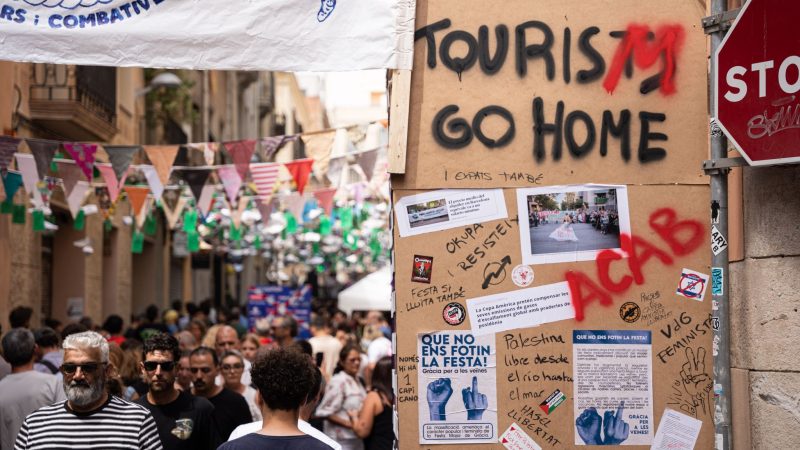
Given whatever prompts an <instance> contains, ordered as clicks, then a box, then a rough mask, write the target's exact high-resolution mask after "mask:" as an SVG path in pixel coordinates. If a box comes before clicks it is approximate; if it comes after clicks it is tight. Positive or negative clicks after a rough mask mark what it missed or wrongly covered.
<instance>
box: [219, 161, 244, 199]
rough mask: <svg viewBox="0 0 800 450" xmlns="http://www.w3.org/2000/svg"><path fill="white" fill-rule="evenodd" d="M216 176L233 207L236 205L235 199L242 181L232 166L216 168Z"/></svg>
mask: <svg viewBox="0 0 800 450" xmlns="http://www.w3.org/2000/svg"><path fill="white" fill-rule="evenodd" d="M217 175H219V179H220V180H221V181H222V186H223V187H224V188H225V193H226V194H227V195H228V201H229V202H230V204H231V207H233V205H235V204H236V197H237V196H238V195H239V188H241V187H242V179H241V177H239V173H238V172H237V170H236V167H233V166H220V167H219V168H217Z"/></svg>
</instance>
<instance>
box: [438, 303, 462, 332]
mask: <svg viewBox="0 0 800 450" xmlns="http://www.w3.org/2000/svg"><path fill="white" fill-rule="evenodd" d="M442 318H443V319H444V321H445V322H447V323H448V324H450V325H453V326H455V325H461V323H462V322H464V319H466V318H467V311H466V310H465V309H464V307H463V306H461V303H456V302H453V303H448V304H447V306H445V307H444V310H442Z"/></svg>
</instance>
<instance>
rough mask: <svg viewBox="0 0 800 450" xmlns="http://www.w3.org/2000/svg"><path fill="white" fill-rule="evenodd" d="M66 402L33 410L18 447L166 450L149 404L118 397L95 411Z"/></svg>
mask: <svg viewBox="0 0 800 450" xmlns="http://www.w3.org/2000/svg"><path fill="white" fill-rule="evenodd" d="M66 403H67V402H66V401H62V402H58V403H55V404H53V405H50V406H44V407H42V408H39V409H38V410H36V411H35V412H33V413H31V414H30V415H29V416H28V417H27V418H26V419H25V422H24V423H23V424H22V428H21V429H20V430H19V434H17V441H16V443H15V444H14V450H38V449H56V448H57V449H103V450H118V449H119V450H121V449H133V450H162V447H161V441H160V440H159V438H158V429H157V428H156V422H155V420H153V416H152V415H150V411H148V410H147V409H146V408H145V407H143V406H141V405H136V404H134V403H130V402H128V401H126V400H122V399H121V398H118V397H113V396H111V397H109V400H108V401H107V402H106V403H105V404H104V405H103V406H101V407H100V408H99V409H97V410H95V411H93V412H91V413H78V412H75V411H72V410H70V409H69V408H68V407H67V404H66Z"/></svg>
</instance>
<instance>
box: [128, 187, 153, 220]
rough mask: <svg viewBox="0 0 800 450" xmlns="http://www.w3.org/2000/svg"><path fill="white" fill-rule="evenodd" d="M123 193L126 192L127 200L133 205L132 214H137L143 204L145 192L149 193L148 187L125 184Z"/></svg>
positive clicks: (145, 196)
mask: <svg viewBox="0 0 800 450" xmlns="http://www.w3.org/2000/svg"><path fill="white" fill-rule="evenodd" d="M125 193H126V194H128V201H129V202H130V203H131V207H133V216H134V217H136V216H138V215H139V213H140V212H141V210H142V206H144V201H145V199H147V194H149V193H150V189H149V188H146V187H141V186H125Z"/></svg>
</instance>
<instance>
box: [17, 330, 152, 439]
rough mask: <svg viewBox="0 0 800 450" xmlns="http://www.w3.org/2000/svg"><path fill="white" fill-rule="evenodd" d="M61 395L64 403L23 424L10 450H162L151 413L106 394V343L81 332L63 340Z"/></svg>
mask: <svg viewBox="0 0 800 450" xmlns="http://www.w3.org/2000/svg"><path fill="white" fill-rule="evenodd" d="M62 347H63V348H64V362H63V363H62V365H61V373H62V375H63V376H64V381H63V384H64V392H65V393H66V394H67V400H66V401H62V402H58V403H55V404H53V405H50V406H44V407H42V408H39V409H38V410H37V411H35V412H34V413H32V414H31V415H29V416H28V417H27V418H26V419H25V422H24V423H23V424H22V428H20V430H19V433H18V434H17V440H16V442H15V444H14V448H15V450H33V449H39V448H58V449H67V450H69V449H85V448H89V447H91V448H103V449H104V450H121V449H140V450H161V449H162V448H163V447H161V440H160V439H159V437H158V429H157V428H156V423H155V421H154V420H153V416H152V415H151V414H150V412H149V411H148V410H147V409H145V408H143V407H142V406H140V405H137V404H134V403H130V402H128V401H125V400H123V399H121V398H119V397H114V396H111V395H109V394H108V393H107V392H106V378H107V377H108V376H109V375H110V373H111V371H112V370H113V367H112V366H111V365H109V363H108V342H107V341H106V340H105V338H103V336H101V335H100V334H98V333H95V332H93V331H86V332H82V333H76V334H71V335H69V336H67V337H66V338H65V339H64V342H63V344H62Z"/></svg>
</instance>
